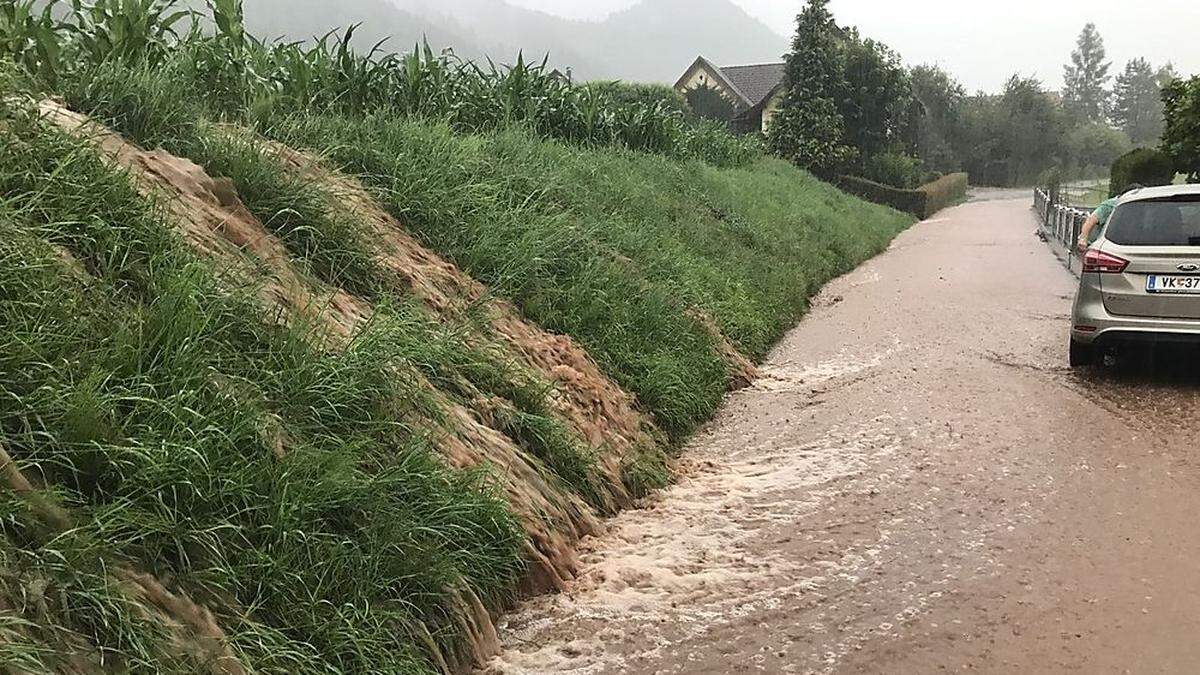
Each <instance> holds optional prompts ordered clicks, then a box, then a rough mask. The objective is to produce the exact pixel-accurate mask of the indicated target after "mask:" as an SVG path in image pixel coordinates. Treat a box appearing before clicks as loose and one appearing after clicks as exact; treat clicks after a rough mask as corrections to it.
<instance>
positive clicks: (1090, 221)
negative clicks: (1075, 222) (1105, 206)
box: [1078, 213, 1100, 253]
mask: <svg viewBox="0 0 1200 675" xmlns="http://www.w3.org/2000/svg"><path fill="white" fill-rule="evenodd" d="M1099 224H1100V217H1099V216H1097V215H1096V214H1095V213H1093V214H1092V215H1090V216H1088V218H1087V220H1085V221H1083V229H1082V230H1080V232H1079V242H1078V244H1079V251H1080V252H1081V253H1082V252H1084V251H1086V250H1088V247H1089V246H1091V241H1092V230H1094V229H1096V226H1097V225H1099Z"/></svg>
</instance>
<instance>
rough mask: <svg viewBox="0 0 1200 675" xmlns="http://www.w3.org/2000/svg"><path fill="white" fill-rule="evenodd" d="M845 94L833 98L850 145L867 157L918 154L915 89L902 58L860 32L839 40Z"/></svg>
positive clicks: (847, 34) (851, 31) (853, 32)
mask: <svg viewBox="0 0 1200 675" xmlns="http://www.w3.org/2000/svg"><path fill="white" fill-rule="evenodd" d="M838 43H839V45H840V50H839V51H840V53H839V67H840V70H841V72H842V77H841V81H840V85H841V87H840V91H839V92H838V93H837V95H836V96H835V97H834V100H836V101H838V110H839V112H840V113H841V115H842V120H843V123H844V124H845V129H846V142H847V143H849V144H850V145H852V146H853V147H854V148H856V149H857V150H858V152H859V153H860V154H861V156H862V157H864V158H866V157H874V156H875V155H879V154H883V153H889V152H911V151H915V149H916V148H915V147H914V146H915V145H916V139H915V138H914V135H915V134H913V133H912V132H913V129H911V126H912V124H913V120H912V119H911V117H910V112H911V111H912V110H913V108H912V104H913V102H914V100H913V87H912V80H911V79H910V77H909V74H908V71H907V70H906V69H905V68H904V65H903V64H902V63H901V61H900V56H899V55H898V54H896V53H895V52H894V51H892V50H891V49H889V48H888V47H887V46H886V45H884V44H882V43H879V42H876V41H875V40H872V39H870V38H867V39H862V38H861V37H859V35H858V31H857V30H855V29H850V30H847V31H845V34H844V37H843V38H842V39H841V40H839V41H838Z"/></svg>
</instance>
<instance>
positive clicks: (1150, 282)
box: [1146, 274, 1200, 295]
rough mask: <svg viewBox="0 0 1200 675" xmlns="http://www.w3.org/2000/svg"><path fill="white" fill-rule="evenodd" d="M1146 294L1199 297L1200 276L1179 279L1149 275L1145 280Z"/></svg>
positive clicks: (1176, 277) (1179, 277)
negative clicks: (1193, 295) (1174, 294)
mask: <svg viewBox="0 0 1200 675" xmlns="http://www.w3.org/2000/svg"><path fill="white" fill-rule="evenodd" d="M1146 292H1147V293H1183V294H1195V295H1200V276H1195V277H1181V276H1165V275H1161V274H1151V275H1150V276H1149V277H1148V278H1147V279H1146Z"/></svg>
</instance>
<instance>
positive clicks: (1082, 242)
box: [1079, 183, 1142, 251]
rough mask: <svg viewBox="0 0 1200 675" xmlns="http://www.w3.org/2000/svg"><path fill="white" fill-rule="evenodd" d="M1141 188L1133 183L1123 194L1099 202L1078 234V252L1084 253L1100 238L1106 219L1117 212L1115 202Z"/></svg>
mask: <svg viewBox="0 0 1200 675" xmlns="http://www.w3.org/2000/svg"><path fill="white" fill-rule="evenodd" d="M1141 189H1142V186H1141V185H1138V184H1137V183H1134V184H1133V185H1130V186H1129V188H1128V189H1127V190H1125V192H1123V193H1121V194H1120V195H1118V196H1116V197H1113V198H1112V199H1106V200H1104V201H1102V202H1100V206H1097V207H1096V210H1095V211H1092V215H1090V216H1088V219H1087V220H1086V221H1084V223H1083V229H1082V230H1081V231H1080V232H1079V250H1080V251H1086V250H1088V249H1089V248H1091V246H1092V244H1094V243H1096V240H1097V239H1099V238H1100V232H1102V231H1103V230H1104V226H1105V225H1107V224H1108V219H1109V218H1112V214H1113V211H1116V210H1117V202H1119V201H1121V197H1124V196H1125V195H1127V194H1129V193H1130V192H1133V191H1134V190H1141Z"/></svg>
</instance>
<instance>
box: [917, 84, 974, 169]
mask: <svg viewBox="0 0 1200 675" xmlns="http://www.w3.org/2000/svg"><path fill="white" fill-rule="evenodd" d="M911 79H912V94H913V98H915V99H916V101H917V103H918V104H919V106H920V107H919V117H918V120H917V156H918V157H920V158H921V161H922V162H924V163H925V166H926V167H928V168H930V169H932V170H934V171H941V172H949V171H957V170H958V169H961V168H962V160H961V159H960V155H959V154H958V152H957V148H958V147H959V145H960V144H961V143H962V141H963V133H964V130H963V113H964V110H963V109H964V106H965V104H966V98H967V92H966V90H965V89H963V87H962V85H961V84H959V83H958V82H957V81H956V80H955V79H954V78H953V77H951V76H950V74H949V73H947V72H946V71H944V70H942V69H941V68H939V67H937V66H917V67H916V68H913V70H912V73H911Z"/></svg>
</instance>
